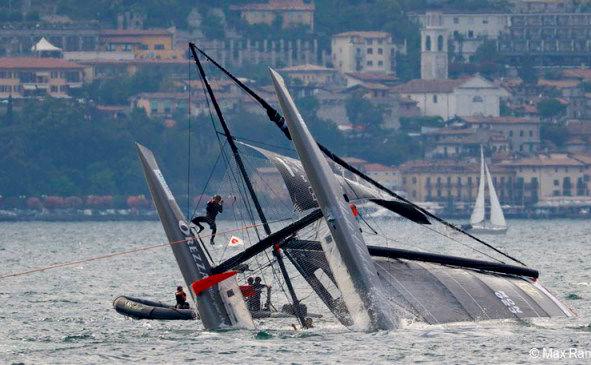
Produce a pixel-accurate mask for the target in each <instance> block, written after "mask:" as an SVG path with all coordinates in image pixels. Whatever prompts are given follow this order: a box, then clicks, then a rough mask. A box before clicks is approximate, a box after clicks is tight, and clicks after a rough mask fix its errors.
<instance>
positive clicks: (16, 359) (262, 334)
mask: <svg viewBox="0 0 591 365" xmlns="http://www.w3.org/2000/svg"><path fill="white" fill-rule="evenodd" d="M509 223H510V225H511V229H510V230H509V232H508V234H507V236H500V237H492V238H491V239H490V240H491V241H492V242H495V243H496V244H497V246H499V247H501V248H503V249H505V250H507V251H509V252H511V253H512V254H514V255H515V256H517V257H519V258H520V259H522V260H524V261H525V262H526V263H528V264H529V265H530V266H532V267H535V268H537V269H539V270H540V271H541V282H542V283H543V284H544V285H545V286H546V287H547V288H548V289H550V291H552V292H553V293H554V294H556V296H557V297H559V298H560V299H562V300H563V301H564V302H565V303H566V304H567V305H569V306H570V307H571V308H573V309H574V310H575V311H576V312H577V313H578V317H577V318H574V319H560V318H559V319H548V320H535V321H520V322H517V321H502V322H499V321H495V322H483V323H469V324H458V325H437V326H429V325H424V324H411V325H408V326H404V327H403V328H401V329H399V330H396V331H389V332H377V333H356V332H350V331H349V330H347V329H346V328H344V327H342V326H341V325H340V324H338V323H337V322H336V321H335V320H334V319H333V318H332V316H331V315H330V313H329V312H327V311H326V310H325V309H324V307H323V306H322V305H321V304H320V303H319V301H318V300H316V299H315V298H313V296H312V295H311V291H310V289H309V288H307V287H305V285H304V284H303V283H302V282H297V283H296V284H297V287H298V288H299V291H298V292H299V293H300V296H301V297H308V298H307V299H306V300H305V302H306V304H307V305H308V306H309V311H312V312H317V313H320V314H323V315H324V317H323V318H321V319H317V320H316V321H315V325H316V327H315V328H313V329H310V330H305V331H301V330H300V331H294V330H293V329H292V327H291V324H292V323H295V320H293V319H282V320H276V319H275V320H264V321H260V322H258V328H257V330H254V331H246V330H242V331H227V332H208V331H204V330H203V328H202V326H201V323H200V322H199V321H178V322H164V321H138V320H131V319H127V318H125V317H123V316H121V315H119V314H117V313H116V312H115V311H114V310H113V307H112V300H113V299H114V298H115V297H116V296H118V295H122V294H127V295H132V296H137V297H143V298H151V299H155V300H161V301H169V302H172V301H173V300H174V291H175V288H176V286H177V285H178V284H183V283H182V278H181V275H180V272H179V270H178V268H177V266H176V263H175V261H174V258H173V255H172V253H171V251H170V248H168V247H162V248H156V249H152V250H147V251H143V252H140V253H136V254H131V255H122V256H115V257H112V258H109V259H104V260H97V261H91V262H85V263H80V264H77V265H74V266H70V267H64V268H57V269H52V270H47V271H43V272H36V273H31V274H29V275H23V276H18V277H12V278H6V279H0V363H9V364H10V363H26V364H30V363H120V362H140V363H187V362H195V363H207V364H211V363H217V364H224V363H243V364H251V363H257V364H258V363H345V364H349V363H393V362H406V363H411V362H423V363H529V362H532V363H536V362H540V361H541V360H540V359H539V357H540V356H542V354H544V353H545V354H547V355H548V354H556V356H561V354H560V353H555V352H551V351H552V349H555V350H566V351H567V353H566V354H565V356H566V357H567V358H566V359H562V361H563V362H564V361H568V362H571V363H589V362H591V248H590V238H591V225H590V224H589V222H588V221H567V220H564V221H560V220H552V221H525V220H523V221H510V222H509ZM384 226H385V227H386V230H387V233H388V235H389V236H391V237H395V238H396V240H395V242H394V244H393V245H395V246H398V247H401V248H408V247H409V246H415V245H417V246H418V245H419V244H421V243H422V244H424V246H423V247H425V248H427V249H429V250H434V251H435V252H445V253H453V254H458V253H460V252H461V251H462V250H464V252H465V247H459V248H453V249H452V246H453V245H451V244H449V243H444V241H443V240H442V239H441V238H440V237H437V236H434V235H432V234H431V232H430V231H417V230H416V228H415V227H414V226H411V225H410V224H408V223H404V222H400V221H390V222H388V223H387V224H385V225H384ZM227 227H228V224H226V228H227ZM220 230H224V224H222V227H221V229H220ZM417 232H420V233H421V234H417ZM423 232H426V233H423ZM224 239H225V238H223V237H221V236H220V238H219V239H218V241H219V242H221V243H223V240H224ZM165 242H166V239H165V236H164V233H163V230H162V228H161V226H160V223H159V222H139V223H136V222H102V223H41V222H40V223H1V224H0V276H2V275H4V274H8V273H13V272H20V271H25V270H27V269H31V268H37V267H43V266H48V265H51V264H55V263H61V262H66V261H73V260H80V259H85V258H89V257H93V256H98V255H103V254H108V253H114V252H121V251H125V250H129V249H133V248H139V247H144V246H149V245H155V244H158V243H165ZM390 243H392V242H390ZM218 246H221V244H218ZM455 246H458V245H455ZM213 254H214V256H215V257H218V256H220V255H222V249H221V248H218V251H216V252H214V253H213ZM223 254H224V255H225V256H227V255H228V254H229V252H225V253H223ZM273 301H274V302H275V303H276V304H277V305H276V306H280V304H282V303H284V302H286V299H285V296H284V295H283V294H282V293H280V292H279V291H276V293H275V295H274V298H273ZM532 349H534V350H532ZM571 349H576V350H574V351H578V355H577V353H574V352H572V351H573V350H571ZM536 351H538V352H536ZM544 351H545V352H544ZM585 351H586V352H585ZM573 354H574V355H573ZM532 355H533V356H532ZM573 356H574V357H573ZM576 356H579V357H583V358H579V359H577V358H575V357H576ZM569 357H570V358H569Z"/></svg>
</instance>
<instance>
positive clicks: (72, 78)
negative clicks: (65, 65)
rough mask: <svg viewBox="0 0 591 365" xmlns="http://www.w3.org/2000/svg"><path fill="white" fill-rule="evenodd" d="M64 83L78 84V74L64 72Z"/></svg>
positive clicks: (76, 72)
mask: <svg viewBox="0 0 591 365" xmlns="http://www.w3.org/2000/svg"><path fill="white" fill-rule="evenodd" d="M66 81H67V82H80V73H79V72H78V71H68V72H66Z"/></svg>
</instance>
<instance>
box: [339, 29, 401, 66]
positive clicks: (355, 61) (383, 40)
mask: <svg viewBox="0 0 591 365" xmlns="http://www.w3.org/2000/svg"><path fill="white" fill-rule="evenodd" d="M331 49H332V64H333V65H334V67H335V68H336V69H338V70H339V71H340V72H342V73H360V72H361V73H363V72H368V73H379V74H394V70H395V67H396V61H395V60H396V46H395V45H394V43H393V42H392V36H391V35H390V34H389V33H386V32H374V31H358V32H345V33H339V34H335V35H333V36H332V42H331Z"/></svg>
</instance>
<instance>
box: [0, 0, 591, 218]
mask: <svg viewBox="0 0 591 365" xmlns="http://www.w3.org/2000/svg"><path fill="white" fill-rule="evenodd" d="M464 2H465V3H467V4H471V6H470V7H468V8H465V9H462V8H461V6H460V7H456V8H454V7H450V6H445V4H447V3H446V2H445V1H441V2H437V1H434V2H432V3H431V2H426V3H425V4H423V2H417V4H418V3H421V4H422V5H421V6H419V5H415V7H414V8H401V7H402V6H403V5H400V4H399V2H397V1H383V2H377V3H383V5H384V6H386V5H388V4H389V5H388V6H389V7H388V8H384V9H383V10H384V12H385V14H383V15H380V17H382V16H383V21H382V18H378V19H377V20H376V21H375V22H374V23H375V24H377V25H376V26H375V27H372V26H371V24H372V22H368V23H367V24H365V23H362V24H361V25H356V26H354V27H353V28H352V29H342V27H340V26H337V25H339V24H340V23H338V19H337V20H333V21H334V22H335V23H334V24H336V25H335V26H334V27H333V29H331V28H328V26H327V25H326V24H327V22H329V20H327V15H326V9H327V7H329V4H331V3H333V1H331V0H327V1H322V0H316V1H312V0H264V1H252V2H249V1H236V2H227V1H221V2H220V3H219V4H217V5H211V6H209V7H206V8H207V9H205V10H203V9H196V8H194V9H185V10H184V12H183V14H184V16H183V17H182V19H181V20H176V18H175V19H173V20H170V21H167V22H164V21H162V20H158V21H154V15H153V14H152V13H153V11H152V10H153V9H152V10H151V8H150V9H145V11H142V9H141V7H139V8H138V7H134V8H132V9H125V8H122V9H119V10H120V11H114V12H113V13H108V14H103V15H102V16H101V18H97V19H88V16H86V15H84V14H77V13H76V11H75V10H73V8H71V7H67V6H63V3H69V2H68V1H65V2H64V1H62V2H60V1H49V0H48V1H44V2H37V1H16V0H15V1H12V2H10V3H11V4H10V8H8V7H7V4H3V5H0V12H1V11H4V15H3V16H2V18H0V134H3V135H4V136H5V138H11V137H10V136H9V135H8V134H9V133H12V132H11V131H13V130H15V128H17V127H18V124H19V118H20V116H21V115H23V114H26V113H27V112H28V109H27V108H34V107H35V105H45V104H43V103H47V101H48V100H52V102H54V103H62V104H63V105H66V106H68V105H75V107H79V106H80V105H84V107H85V108H89V109H88V110H91V111H90V112H89V114H88V119H91V120H94V119H93V118H96V120H99V118H102V119H100V120H109V121H110V123H111V122H112V123H116V124H117V125H132V123H134V118H136V116H137V115H138V113H141V115H142V118H143V119H142V121H145V122H147V123H154V124H158V125H159V126H161V127H162V128H163V129H164V130H175V129H177V130H180V129H179V128H181V126H184V124H183V122H182V121H181V120H184V119H183V118H185V117H187V118H189V119H190V118H204V117H208V116H209V113H210V106H209V105H208V102H207V100H206V99H205V98H204V97H203V85H202V83H201V81H200V80H199V79H198V78H196V75H195V71H194V70H193V71H188V70H190V69H191V67H192V65H193V64H192V61H191V59H190V58H189V55H188V53H187V44H188V42H189V41H193V42H196V43H197V44H198V45H199V46H200V47H201V48H202V49H204V50H205V51H206V52H207V53H208V54H210V55H211V56H212V57H213V58H215V59H216V60H217V61H218V62H219V63H220V64H222V65H224V66H225V67H226V68H228V69H230V70H232V71H233V72H234V73H235V74H237V75H238V76H239V77H240V78H241V80H243V81H244V82H245V83H247V84H248V85H249V86H250V87H252V88H253V89H254V90H256V92H257V93H259V94H260V95H261V96H263V97H264V98H265V99H266V100H268V101H269V102H271V103H274V104H275V105H277V100H276V98H275V95H274V93H273V88H272V85H271V84H270V78H269V77H267V74H266V67H273V68H276V69H277V70H278V71H279V72H280V73H281V74H282V75H283V76H285V78H286V79H287V81H288V86H289V89H290V91H291V92H292V93H293V94H294V95H296V96H297V97H298V100H300V101H301V102H302V104H301V105H302V110H303V111H304V112H305V113H308V114H310V118H313V119H314V121H315V123H316V124H318V123H321V124H323V125H326V126H329V127H330V128H332V129H329V131H334V132H329V133H325V134H326V135H325V136H323V138H325V141H323V143H324V142H326V143H327V144H328V145H331V142H332V143H334V144H344V145H350V146H354V145H368V144H370V145H374V144H375V143H376V141H379V143H383V144H384V148H382V147H380V145H374V149H375V154H376V156H377V155H379V157H374V155H373V154H372V153H371V149H370V148H368V147H369V146H366V150H364V151H361V149H359V154H358V153H356V152H357V150H353V149H351V150H342V151H343V153H346V155H347V156H349V157H347V158H345V160H346V161H347V162H349V163H350V164H351V165H353V166H355V167H356V168H358V169H359V170H361V171H362V172H364V173H365V174H367V175H368V176H370V177H371V178H373V179H375V180H377V181H378V182H380V183H381V184H383V185H385V186H386V187H388V188H390V189H393V190H395V191H397V192H400V193H401V194H402V195H404V196H405V197H407V198H408V199H410V200H412V201H415V202H419V203H421V204H423V205H424V206H426V207H428V209H430V210H433V211H435V212H437V213H440V214H442V215H443V216H447V217H455V218H464V217H467V216H468V215H469V213H470V212H471V210H472V207H473V205H474V201H475V199H476V195H477V193H478V186H479V179H480V151H481V148H482V149H483V151H484V155H485V158H486V160H487V164H488V166H489V168H490V172H491V174H492V176H493V182H494V185H495V189H496V192H497V194H498V197H499V199H500V202H501V204H502V206H503V209H504V210H505V213H506V215H507V216H508V217H516V218H545V217H569V218H572V217H581V218H583V217H590V216H591V213H590V211H591V195H590V184H591V181H590V180H591V179H590V176H591V144H590V142H591V68H589V65H591V40H590V39H591V5H586V4H584V3H583V4H581V2H578V1H574V0H521V1H484V0H482V1H459V2H457V3H464ZM147 3H150V4H151V3H152V2H147ZM176 3H179V4H184V2H180V1H179V2H176ZM350 3H351V5H350V6H349V8H346V9H343V13H344V14H347V13H348V12H355V11H365V10H366V9H367V8H368V6H367V5H363V2H360V3H359V2H355V1H351V2H350ZM400 3H402V2H400ZM438 3H441V4H444V5H441V4H439V6H438ZM327 4H328V5H327ZM393 4H397V5H396V6H394V5H393ZM474 4H476V5H474ZM146 6H148V5H146ZM150 6H152V5H150ZM374 6H377V5H376V4H374ZM405 6H407V7H408V6H411V5H408V4H407V5H405ZM411 7H412V6H411ZM392 9H395V10H396V13H390V14H388V13H387V11H395V10H392ZM401 9H402V10H401ZM173 13H174V14H176V12H173ZM174 14H173V15H174ZM372 14H375V9H374V10H371V9H370V10H367V13H366V14H360V16H361V15H367V16H369V15H372ZM173 15H170V16H171V17H172V16H173ZM162 16H163V17H164V18H166V16H165V15H164V14H162ZM174 16H176V15H174ZM333 16H335V17H338V15H334V14H333ZM343 16H345V15H343ZM389 19H390V20H389ZM402 25H404V26H402ZM327 28H328V29H327ZM333 30H334V31H333ZM188 72H189V73H188ZM191 72H192V73H193V75H192V76H191ZM138 75H142V77H143V75H158V82H157V83H156V84H154V85H152V84H149V83H147V82H146V83H141V82H138V80H137V79H138ZM134 77H135V78H134ZM140 78H141V77H140ZM121 80H128V81H129V80H135V81H134V82H135V83H134V82H132V81H129V82H128V83H127V84H126V85H128V86H129V85H131V86H129V87H128V88H127V89H126V90H124V92H123V91H122V90H112V89H109V86H110V85H111V86H112V85H116V84H115V82H120V81H121ZM140 81H141V80H140ZM210 81H211V85H212V88H213V90H214V91H215V93H216V96H217V98H218V99H219V100H220V102H221V105H222V106H223V108H224V110H225V111H227V113H228V114H232V113H237V114H239V113H243V112H244V113H248V114H249V115H257V116H261V118H263V116H262V113H263V112H262V111H261V110H260V108H259V107H258V105H257V104H256V103H255V102H254V101H253V99H252V98H250V97H249V96H247V95H245V94H244V93H243V92H241V91H240V90H239V88H238V87H237V86H236V85H235V84H234V83H233V82H232V81H231V80H229V79H227V78H223V77H222V76H221V75H220V74H213V75H212V76H211V79H210ZM134 85H135V86H134ZM35 103H37V104H35ZM114 125H115V124H114ZM11 128H12V129H11ZM63 128H68V127H67V126H65V127H63ZM130 128H131V127H130ZM183 128H184V127H183ZM319 128H320V129H319V130H322V128H321V127H319ZM23 133H24V132H23ZM331 133H332V134H334V135H335V136H336V135H337V134H338V136H339V137H338V138H340V139H339V140H338V142H335V141H336V140H331V138H332V137H331ZM335 138H336V137H335ZM342 141H350V142H351V143H342ZM28 142H29V143H32V144H35V141H34V140H33V141H28ZM343 148H345V147H343ZM42 149H43V147H42ZM380 150H383V151H382V152H380ZM389 151H392V152H391V153H390V152H389ZM23 153H26V152H23ZM171 153H172V152H171ZM389 153H390V154H389ZM11 158H14V157H12V156H9V155H8V156H6V157H3V158H2V160H0V167H2V169H3V170H5V171H7V170H13V169H14V168H12V167H11V166H12V165H10V163H12V162H10V161H9V160H10V159H11ZM208 158H210V159H211V158H213V157H211V156H210V157H208ZM122 159H123V158H122ZM53 162H55V161H52V163H53ZM23 166H24V165H23ZM138 169H139V167H138ZM55 171H65V170H59V169H57V168H56V170H55ZM105 171H107V170H105V169H103V170H101V171H100V172H97V176H98V177H96V179H95V180H96V181H97V182H99V183H97V186H102V187H105V186H111V184H110V181H111V180H114V179H115V178H114V177H113V176H112V175H117V174H118V172H117V171H110V172H109V173H110V174H109V173H105ZM183 171H184V170H183ZM257 173H258V175H259V176H261V178H264V179H265V180H266V182H267V184H269V185H271V186H273V187H274V188H276V190H277V191H279V190H282V191H285V188H284V186H283V182H282V180H281V177H280V175H279V174H278V172H277V171H275V170H273V169H268V168H262V167H261V168H259V171H257ZM130 178H134V179H138V178H141V176H140V175H139V174H134V175H133V177H130ZM181 178H182V177H181V176H180V174H179V177H178V178H177V180H179V181H180V180H181ZM101 179H104V180H101ZM109 179H111V180H109ZM13 180H14V179H12V182H11V184H15V186H11V187H10V188H8V187H3V186H0V220H85V219H92V220H101V219H102V220H111V219H115V220H116V219H156V215H155V213H154V211H153V207H152V206H151V203H150V202H148V200H146V198H145V193H146V192H145V191H143V190H139V191H132V190H133V189H131V188H118V189H115V188H114V190H116V191H112V192H111V194H108V191H97V192H96V194H92V192H91V193H88V192H86V191H85V193H84V194H78V193H75V192H76V190H74V189H70V190H68V189H60V188H59V186H58V188H53V187H50V188H39V189H28V190H22V191H21V190H19V187H18V186H17V185H18V182H14V181H13ZM40 180H46V179H40ZM1 181H2V182H3V184H4V180H1ZM104 181H106V183H105V182H104ZM39 183H41V181H40V182H39ZM57 185H59V184H57ZM62 185H64V186H65V185H67V184H62ZM115 185H116V184H115ZM115 185H113V186H115ZM52 186H56V184H54V185H52ZM134 186H135V185H134ZM172 186H173V188H174V187H175V186H177V187H183V189H184V185H182V183H180V182H179V183H178V184H177V183H173V184H172ZM182 191H185V190H182ZM194 191H198V189H195V190H194ZM286 194H287V193H286ZM183 199H184V200H187V199H190V201H191V202H196V201H200V199H203V197H201V196H196V197H194V196H187V195H185V196H184V198H183Z"/></svg>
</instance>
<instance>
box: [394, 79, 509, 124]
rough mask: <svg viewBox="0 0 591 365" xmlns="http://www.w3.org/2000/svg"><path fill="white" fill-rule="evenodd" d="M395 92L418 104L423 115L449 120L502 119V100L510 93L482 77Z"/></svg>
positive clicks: (419, 83) (415, 84) (414, 83)
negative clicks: (457, 117)
mask: <svg viewBox="0 0 591 365" xmlns="http://www.w3.org/2000/svg"><path fill="white" fill-rule="evenodd" d="M394 91H396V92H398V93H399V94H400V95H402V96H405V97H407V98H410V99H412V100H414V101H416V102H417V105H418V107H419V109H420V110H421V114H422V115H425V116H439V117H441V118H443V119H446V120H447V119H449V118H452V117H455V116H460V117H463V116H473V115H483V116H491V117H498V116H499V115H500V103H501V99H502V98H507V97H509V93H508V92H507V91H506V90H505V89H503V88H501V87H499V86H497V85H496V84H494V83H492V82H491V81H489V80H487V79H485V78H484V77H482V76H480V75H476V76H472V77H467V78H460V79H447V80H421V79H417V80H411V81H409V82H407V83H404V84H402V85H399V86H396V87H395V88H394Z"/></svg>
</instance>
